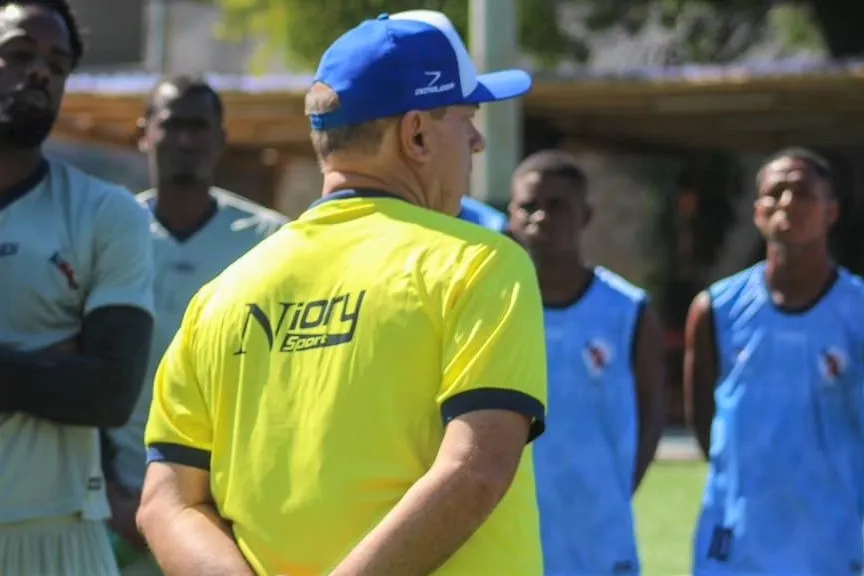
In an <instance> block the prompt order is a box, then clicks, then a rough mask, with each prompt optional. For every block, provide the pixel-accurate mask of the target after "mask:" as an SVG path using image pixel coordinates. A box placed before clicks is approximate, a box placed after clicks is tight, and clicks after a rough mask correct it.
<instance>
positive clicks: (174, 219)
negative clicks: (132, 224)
mask: <svg viewBox="0 0 864 576" xmlns="http://www.w3.org/2000/svg"><path fill="white" fill-rule="evenodd" d="M211 210H213V197H212V196H211V195H210V186H209V185H195V186H172V185H161V186H159V187H158V188H156V203H155V206H154V210H153V211H154V213H155V214H156V217H157V218H158V219H159V221H160V222H162V223H163V224H164V225H165V226H166V227H167V228H169V229H171V230H176V231H183V230H189V229H190V228H193V227H195V226H198V225H199V224H200V223H201V221H202V220H203V219H204V217H205V216H206V215H207V213H208V212H210V211H211Z"/></svg>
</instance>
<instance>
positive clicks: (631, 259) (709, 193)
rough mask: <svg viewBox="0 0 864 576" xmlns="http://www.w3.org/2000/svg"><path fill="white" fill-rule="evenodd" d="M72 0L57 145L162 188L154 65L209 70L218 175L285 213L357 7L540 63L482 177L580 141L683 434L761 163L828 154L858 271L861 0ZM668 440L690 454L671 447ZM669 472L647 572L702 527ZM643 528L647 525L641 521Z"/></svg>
mask: <svg viewBox="0 0 864 576" xmlns="http://www.w3.org/2000/svg"><path fill="white" fill-rule="evenodd" d="M73 4H74V7H75V8H76V10H77V13H78V16H79V18H80V20H81V21H82V23H83V24H84V25H85V27H86V28H88V29H89V34H88V38H87V42H88V54H87V57H86V59H85V61H84V64H83V66H82V67H81V69H80V70H79V71H78V73H77V74H76V75H75V76H74V77H73V79H72V80H71V81H70V83H69V90H68V95H67V97H66V101H65V104H64V109H63V115H62V118H61V120H60V121H59V122H58V126H57V129H56V131H55V134H54V137H53V139H52V142H51V144H50V147H49V149H50V152H51V153H53V154H55V155H58V156H61V157H63V158H65V159H67V160H70V161H72V162H73V163H75V164H78V165H79V166H81V167H83V168H84V169H85V170H87V171H89V172H91V173H94V174H97V175H100V176H102V177H104V178H107V179H109V180H113V181H117V182H121V183H123V184H125V185H127V186H128V187H129V188H130V190H132V191H139V190H142V189H144V188H147V187H148V183H147V172H146V165H145V162H144V159H143V158H142V157H141V156H140V155H139V154H138V151H137V148H136V146H137V142H136V138H137V137H136V119H137V118H138V116H139V115H140V114H141V112H142V110H143V107H144V101H145V98H146V95H147V93H148V91H149V90H150V89H151V87H152V86H153V85H154V83H155V81H156V79H157V78H158V77H159V76H161V75H165V74H175V73H197V74H206V75H207V76H208V78H209V79H210V80H211V82H212V83H213V84H214V87H216V88H217V89H219V90H221V91H222V93H223V96H224V99H225V102H226V105H227V125H228V131H229V139H230V147H229V150H228V152H227V154H226V156H225V158H224V160H223V162H222V165H221V168H220V174H219V181H218V184H219V185H221V186H223V187H225V188H229V189H231V190H233V191H235V192H238V193H241V194H244V195H246V196H248V197H249V198H252V199H254V200H256V201H258V202H261V203H263V204H265V205H268V206H271V207H274V208H276V209H278V210H280V211H282V212H284V213H286V214H288V215H289V216H296V215H297V214H299V213H300V212H301V211H302V210H303V209H304V208H305V207H306V206H307V205H308V204H309V202H310V201H311V200H312V199H314V198H315V197H316V196H317V194H318V193H319V184H320V175H319V172H318V168H317V165H316V163H315V160H314V156H313V152H312V149H311V147H310V145H309V143H308V124H307V122H306V120H305V118H304V117H303V107H302V103H303V94H304V91H305V90H306V88H307V87H308V86H309V84H310V82H311V74H312V73H313V72H314V67H315V64H316V63H317V61H318V58H319V57H320V55H321V53H322V51H323V50H324V49H325V48H326V46H327V45H328V44H329V43H330V42H331V41H332V40H333V39H335V37H337V36H338V35H339V34H341V33H342V32H344V31H345V30H346V29H348V28H349V27H351V26H354V25H355V24H357V23H358V22H359V21H360V20H362V19H364V18H368V17H374V16H376V15H377V14H378V13H380V12H397V11H401V10H405V9H412V8H433V9H440V10H443V11H445V12H446V13H447V14H448V15H449V16H450V17H451V19H452V20H453V21H454V22H455V23H456V25H457V27H459V28H460V31H461V32H462V33H463V36H464V37H465V38H466V39H467V40H468V41H469V44H470V48H471V51H472V53H473V55H474V56H475V60H476V61H477V62H478V66H479V67H480V68H481V69H483V68H491V67H501V66H509V65H519V66H523V67H527V68H529V69H531V70H532V71H533V72H534V74H535V78H536V87H535V89H534V90H533V92H532V93H531V94H530V95H529V96H528V97H527V98H525V99H524V100H523V101H522V102H521V103H511V104H501V105H498V104H496V105H494V106H491V107H489V109H488V110H487V111H486V112H484V115H483V117H482V123H483V125H484V128H485V129H486V130H487V132H488V133H489V135H490V139H489V140H490V150H489V153H488V154H487V155H486V159H485V160H483V161H481V163H480V165H479V166H478V168H477V174H476V175H475V185H474V187H473V189H472V194H473V195H475V196H477V197H479V198H480V199H482V200H485V201H487V202H489V203H490V204H493V205H495V206H497V207H499V208H504V207H505V206H504V205H505V204H506V200H507V197H508V194H509V190H508V182H509V178H510V173H511V172H512V170H513V168H514V167H515V165H516V164H517V163H518V161H519V160H520V159H521V158H522V157H524V156H525V155H527V154H530V153H532V152H535V151H537V150H539V149H543V148H549V147H558V148H564V149H567V150H570V151H571V152H573V153H574V154H576V155H577V157H578V158H579V160H580V162H581V165H582V167H583V169H584V170H585V172H586V174H587V175H588V177H589V181H590V189H591V192H590V193H591V197H592V200H593V202H594V204H595V211H596V217H595V219H594V221H593V223H592V225H591V228H590V229H589V230H588V232H587V234H586V236H585V239H584V243H583V249H584V251H585V254H586V256H587V257H588V259H589V260H590V261H592V262H594V263H597V264H601V265H604V266H606V267H608V268H611V269H612V270H614V271H616V272H618V273H620V274H621V275H623V276H624V277H626V278H627V279H628V280H630V281H632V282H634V283H636V284H639V285H642V286H645V287H647V288H648V289H649V290H650V292H651V294H652V296H653V299H654V301H655V302H656V304H657V306H658V309H659V310H660V311H661V312H662V315H663V319H664V321H665V326H666V329H667V345H668V350H669V360H670V362H669V371H670V381H669V390H670V394H669V414H670V424H671V431H670V437H671V438H673V439H674V438H675V435H676V431H679V430H681V426H682V424H683V419H682V404H681V382H680V378H681V368H680V367H681V346H682V329H683V322H684V316H685V313H686V310H687V307H688V305H689V303H690V301H691V299H692V297H693V296H694V295H695V294H696V293H697V292H698V291H699V290H701V289H702V288H703V287H705V286H706V285H707V284H708V283H710V282H712V281H713V280H715V279H718V278H720V277H722V276H724V275H727V274H729V273H731V272H733V271H736V270H738V269H741V268H743V267H745V266H748V265H749V264H751V263H752V262H755V261H756V260H758V259H760V258H761V253H762V250H763V246H762V245H761V242H760V239H759V237H758V235H757V233H756V231H755V229H754V228H753V226H752V224H751V220H750V213H751V207H752V199H753V194H754V177H755V172H756V169H757V167H758V165H759V163H760V162H761V161H762V159H764V158H765V157H766V156H767V155H768V154H770V153H771V152H773V151H775V150H777V149H779V148H782V147H785V146H791V145H798V146H807V147H811V148H813V149H815V150H816V151H818V152H820V153H822V154H824V155H825V156H826V157H828V158H829V159H830V160H831V162H832V163H833V165H834V168H835V172H836V174H837V188H838V194H839V196H840V198H841V201H842V205H843V216H842V219H841V221H840V223H839V224H838V226H837V227H836V229H835V233H834V236H835V237H834V250H835V254H836V257H837V259H838V260H839V261H840V262H841V263H842V264H845V265H846V266H848V267H849V268H851V269H852V270H853V271H855V272H858V273H861V272H864V234H861V233H860V230H861V229H862V227H861V224H862V223H864V222H862V220H864V202H862V194H861V184H862V181H864V30H862V29H861V28H862V26H864V2H862V0H797V1H791V0H790V1H785V2H782V1H775V0H714V1H708V0H705V1H698V0H653V1H652V0H602V1H597V2H592V1H584V0H559V1H556V0H486V1H483V0H425V1H424V0H411V1H408V0H317V1H315V2H313V1H312V0H215V1H206V0H201V1H197V0H123V2H122V4H123V9H122V10H121V9H119V4H120V3H119V2H118V1H117V0H74V2H73ZM859 58H860V59H859ZM856 227H857V228H858V230H859V232H857V233H856ZM681 437H682V438H686V434H684V433H683V432H682V433H681ZM667 445H668V446H672V447H673V448H671V449H670V450H672V452H670V454H671V456H670V458H672V459H675V457H676V456H675V453H674V446H675V445H674V443H672V444H669V443H668V442H667ZM682 450H684V451H686V450H685V449H684V448H682ZM682 453H683V452H682ZM690 456H691V457H692V456H693V455H692V454H691V455H690ZM669 474H671V475H672V476H668V477H663V479H662V480H658V479H657V478H658V477H657V476H656V475H654V474H653V473H652V475H651V479H654V480H651V479H649V487H648V488H646V490H648V491H649V492H651V491H652V490H653V491H654V492H651V493H652V494H653V496H652V497H651V498H652V499H651V501H650V502H649V501H647V500H646V498H648V497H647V496H644V495H643V492H644V490H643V491H640V496H639V498H640V499H641V501H642V503H641V504H640V506H641V507H642V510H643V511H642V513H640V518H644V517H645V514H655V515H656V516H657V518H656V521H653V522H652V523H651V527H650V528H648V530H649V531H650V530H656V529H658V527H659V529H660V530H661V531H664V530H665V532H664V534H666V535H665V536H664V537H663V538H664V541H663V542H660V541H659V540H658V542H656V543H653V545H652V546H651V547H652V552H651V557H650V558H648V559H647V560H646V562H647V567H648V568H649V570H648V572H647V573H649V574H650V573H657V574H669V573H674V572H675V570H677V569H678V566H679V564H681V562H682V558H683V556H682V555H686V551H682V550H679V548H680V546H681V545H682V544H689V531H690V528H691V526H692V522H690V521H687V522H683V521H682V522H676V521H674V519H673V523H674V524H675V526H673V527H672V528H668V527H663V522H664V520H663V518H662V517H664V516H665V513H664V512H662V509H666V508H667V507H673V508H678V509H679V511H680V510H682V509H683V512H678V513H681V514H684V515H685V516H686V515H688V514H690V512H689V510H690V508H693V510H694V512H693V513H695V506H697V505H698V484H699V482H701V480H698V478H701V476H700V475H701V474H702V469H701V468H692V469H675V470H674V471H672V472H669ZM676 474H680V475H684V476H688V477H689V475H693V478H697V481H695V482H696V483H695V484H693V485H694V486H696V488H694V490H696V493H694V494H693V498H692V499H686V502H685V501H684V500H681V501H680V502H679V500H678V499H679V498H681V495H680V492H674V493H673V492H671V491H670V492H669V493H663V494H659V495H658V494H657V492H656V491H657V490H660V491H661V492H662V491H663V490H664V489H663V487H662V486H660V485H658V484H657V483H658V482H660V483H661V484H668V483H672V484H676V483H677V481H678V480H676V479H675V478H674V476H675V475H676ZM652 481H653V482H654V483H655V484H654V487H653V488H652V487H651V486H650V483H651V482H652ZM682 481H683V480H682ZM688 498H689V497H688ZM691 500H694V501H691ZM646 507H647V508H649V509H652V510H654V511H653V512H650V513H649V512H644V509H645V508H646ZM655 508H656V510H655ZM641 522H643V521H642V520H641V519H640V523H641ZM679 524H687V525H684V526H683V529H679V528H677V526H678V525H679ZM669 530H672V533H673V535H672V536H669ZM676 530H678V531H679V532H680V534H678V535H677V536H676V535H675V531H676ZM640 534H641V535H642V537H643V542H644V538H645V530H641V529H640ZM648 538H649V539H650V534H649V536H648ZM682 539H683V540H684V542H681V540H682ZM666 541H669V542H670V543H669V544H668V546H667V544H664V542H666ZM664 547H665V548H664ZM666 548H669V550H666ZM673 548H674V549H673ZM658 550H659V551H658ZM669 558H672V560H669ZM684 559H685V560H686V558H684ZM683 566H686V563H685V564H684V565H683ZM654 568H656V570H654ZM682 571H683V567H682Z"/></svg>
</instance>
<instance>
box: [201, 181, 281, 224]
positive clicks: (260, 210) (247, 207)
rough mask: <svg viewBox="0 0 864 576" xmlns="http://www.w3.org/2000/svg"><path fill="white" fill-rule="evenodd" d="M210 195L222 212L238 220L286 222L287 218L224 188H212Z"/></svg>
mask: <svg viewBox="0 0 864 576" xmlns="http://www.w3.org/2000/svg"><path fill="white" fill-rule="evenodd" d="M211 193H212V194H213V197H214V198H216V201H217V202H218V203H219V207H220V208H221V209H222V210H225V211H226V212H228V213H230V214H232V215H235V216H237V217H239V218H250V219H254V220H259V221H262V222H277V223H279V224H284V223H286V222H287V221H288V218H287V217H286V216H285V215H284V214H282V213H280V212H277V211H276V210H273V209H271V208H267V207H266V206H263V205H261V204H258V203H257V202H253V201H252V200H250V199H248V198H246V197H244V196H241V195H239V194H236V193H234V192H231V191H229V190H225V189H224V188H213V190H212V192H211Z"/></svg>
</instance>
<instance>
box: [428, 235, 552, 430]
mask: <svg viewBox="0 0 864 576" xmlns="http://www.w3.org/2000/svg"><path fill="white" fill-rule="evenodd" d="M502 248H503V249H498V250H495V251H493V252H492V254H491V255H490V256H488V257H487V258H486V259H485V260H484V261H483V262H482V263H481V264H480V265H479V266H477V267H476V268H475V269H474V270H472V271H470V272H468V278H467V279H466V281H465V282H464V285H463V288H462V292H461V294H460V295H459V296H458V297H457V298H456V303H455V305H454V306H453V308H452V309H451V310H450V311H449V313H447V314H446V315H445V318H444V353H443V380H442V384H441V389H440V391H439V395H438V398H437V400H438V403H439V405H440V407H441V414H442V416H443V418H444V422H445V423H447V422H449V421H450V420H452V419H454V418H457V417H458V416H460V415H462V414H465V413H467V412H471V411H475V410H487V409H503V410H512V411H515V412H520V413H522V414H524V415H525V416H527V417H528V418H530V419H531V434H530V438H529V441H530V440H533V439H534V438H536V437H537V436H539V435H540V434H542V432H543V430H544V427H545V405H546V342H545V335H544V331H543V306H542V301H541V299H540V289H539V287H538V284H537V277H536V273H535V271H534V266H533V264H532V263H531V261H530V259H529V258H528V256H527V254H525V253H524V252H523V251H522V250H521V249H519V248H518V247H516V246H515V244H510V243H509V241H507V243H506V244H503V246H502Z"/></svg>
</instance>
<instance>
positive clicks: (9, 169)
mask: <svg viewBox="0 0 864 576" xmlns="http://www.w3.org/2000/svg"><path fill="white" fill-rule="evenodd" d="M43 160H44V156H42V151H41V150H40V149H38V148H36V149H33V150H15V149H3V148H0V196H2V195H4V194H5V193H6V192H9V191H13V190H14V189H15V187H16V186H17V185H19V184H21V183H22V182H24V181H25V180H27V178H28V177H29V176H31V175H32V174H33V173H34V172H35V171H36V169H37V168H39V165H40V164H42V162H43Z"/></svg>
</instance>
